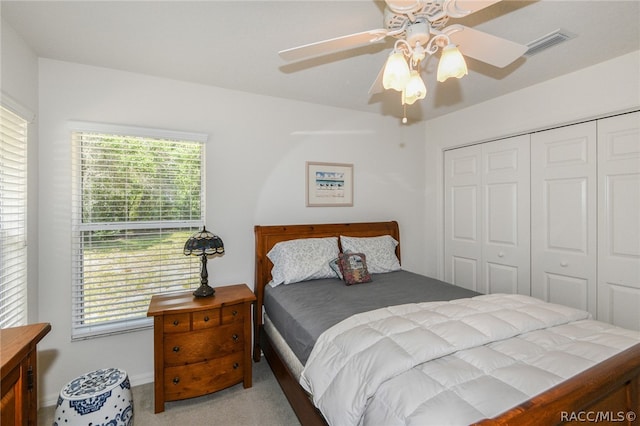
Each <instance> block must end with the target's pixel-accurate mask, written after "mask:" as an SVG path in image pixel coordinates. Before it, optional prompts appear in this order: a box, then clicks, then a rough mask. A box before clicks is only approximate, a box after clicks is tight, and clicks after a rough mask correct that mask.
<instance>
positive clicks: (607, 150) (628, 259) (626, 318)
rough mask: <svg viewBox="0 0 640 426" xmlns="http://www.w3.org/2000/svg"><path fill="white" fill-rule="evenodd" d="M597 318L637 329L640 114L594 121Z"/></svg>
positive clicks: (639, 305) (639, 326)
mask: <svg viewBox="0 0 640 426" xmlns="http://www.w3.org/2000/svg"><path fill="white" fill-rule="evenodd" d="M598 199H599V203H598V319H600V320H602V321H607V322H610V323H613V324H615V325H619V326H621V327H625V328H631V329H635V330H640V113H634V114H625V115H621V116H617V117H611V118H607V119H603V120H599V121H598Z"/></svg>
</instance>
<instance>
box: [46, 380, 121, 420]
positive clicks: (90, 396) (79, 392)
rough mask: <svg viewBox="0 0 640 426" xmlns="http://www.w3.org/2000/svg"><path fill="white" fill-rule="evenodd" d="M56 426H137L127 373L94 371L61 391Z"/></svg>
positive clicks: (68, 384) (70, 383)
mask: <svg viewBox="0 0 640 426" xmlns="http://www.w3.org/2000/svg"><path fill="white" fill-rule="evenodd" d="M53 424H54V425H58V426H62V425H83V426H86V425H109V426H121V425H122V426H129V425H133V397H132V395H131V385H130V384H129V377H128V376H127V372H126V371H124V370H119V369H117V368H105V369H101V370H96V371H92V372H90V373H87V374H85V375H83V376H80V377H78V378H77V379H74V380H72V381H70V382H69V383H67V385H66V386H65V387H64V388H62V391H60V396H59V397H58V405H57V406H56V413H55V417H54V423H53Z"/></svg>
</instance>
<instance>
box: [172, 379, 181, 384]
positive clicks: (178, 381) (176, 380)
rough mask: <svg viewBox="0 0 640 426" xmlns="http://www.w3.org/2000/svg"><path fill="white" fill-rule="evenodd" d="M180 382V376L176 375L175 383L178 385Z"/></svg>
mask: <svg viewBox="0 0 640 426" xmlns="http://www.w3.org/2000/svg"><path fill="white" fill-rule="evenodd" d="M178 383H180V377H174V378H173V384H174V385H177V384H178Z"/></svg>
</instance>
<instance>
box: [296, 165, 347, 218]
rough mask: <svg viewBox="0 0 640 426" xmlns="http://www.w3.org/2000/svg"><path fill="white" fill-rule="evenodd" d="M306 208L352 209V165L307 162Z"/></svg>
mask: <svg viewBox="0 0 640 426" xmlns="http://www.w3.org/2000/svg"><path fill="white" fill-rule="evenodd" d="M306 166H307V176H306V183H307V190H306V195H307V197H306V199H307V207H352V206H353V164H342V163H319V162H312V161H307V163H306Z"/></svg>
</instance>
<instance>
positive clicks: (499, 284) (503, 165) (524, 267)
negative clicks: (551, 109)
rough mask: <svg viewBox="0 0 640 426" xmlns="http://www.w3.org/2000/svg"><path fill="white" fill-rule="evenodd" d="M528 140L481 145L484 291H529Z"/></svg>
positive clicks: (526, 293)
mask: <svg viewBox="0 0 640 426" xmlns="http://www.w3.org/2000/svg"><path fill="white" fill-rule="evenodd" d="M529 140H530V136H529V135H523V136H518V137H513V138H509V139H504V140H500V141H496V142H490V143H485V144H483V145H482V194H483V204H482V212H483V215H482V222H483V224H482V240H483V245H482V275H483V284H484V287H483V288H482V289H481V290H482V292H483V293H514V294H515V293H518V294H525V295H530V294H531V275H530V273H531V271H530V264H531V253H530V239H529V238H530V230H529V227H530V217H529V216H530V205H529V198H530V196H529V179H530V171H529Z"/></svg>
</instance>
